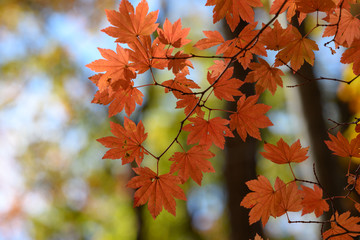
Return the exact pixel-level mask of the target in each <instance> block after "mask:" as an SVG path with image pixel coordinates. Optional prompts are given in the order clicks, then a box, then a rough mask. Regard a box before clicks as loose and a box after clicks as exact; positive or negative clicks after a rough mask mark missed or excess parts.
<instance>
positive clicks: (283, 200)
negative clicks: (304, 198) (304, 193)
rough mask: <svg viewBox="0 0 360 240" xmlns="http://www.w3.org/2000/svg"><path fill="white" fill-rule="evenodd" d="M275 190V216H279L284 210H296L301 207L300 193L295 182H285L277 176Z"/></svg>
mask: <svg viewBox="0 0 360 240" xmlns="http://www.w3.org/2000/svg"><path fill="white" fill-rule="evenodd" d="M275 190H276V216H281V215H283V214H285V213H286V212H298V211H300V210H301V209H302V205H301V194H299V189H298V188H297V186H296V182H291V183H289V184H286V185H285V183H284V182H283V181H282V180H281V179H280V178H279V177H277V178H276V181H275Z"/></svg>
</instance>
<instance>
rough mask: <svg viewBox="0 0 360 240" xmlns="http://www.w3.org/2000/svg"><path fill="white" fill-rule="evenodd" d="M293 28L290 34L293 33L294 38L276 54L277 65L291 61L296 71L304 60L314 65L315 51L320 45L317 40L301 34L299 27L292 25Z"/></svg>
mask: <svg viewBox="0 0 360 240" xmlns="http://www.w3.org/2000/svg"><path fill="white" fill-rule="evenodd" d="M291 29H292V31H289V34H290V33H291V34H293V36H294V39H293V40H292V41H291V42H289V43H288V44H287V45H286V46H285V47H284V49H282V50H281V51H280V52H278V54H276V56H275V57H276V60H275V67H277V66H281V65H283V64H284V63H288V62H289V61H290V63H291V67H292V69H293V70H294V71H297V70H299V69H300V67H301V66H302V65H303V64H304V61H306V62H308V63H309V64H310V65H314V59H315V54H314V52H313V51H318V50H319V47H318V45H317V44H316V42H315V41H313V40H311V39H308V38H305V37H303V36H301V33H300V32H299V30H298V29H297V28H295V27H291Z"/></svg>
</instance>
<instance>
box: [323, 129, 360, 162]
mask: <svg viewBox="0 0 360 240" xmlns="http://www.w3.org/2000/svg"><path fill="white" fill-rule="evenodd" d="M329 137H330V139H331V141H325V144H326V145H327V146H328V148H329V149H330V150H331V151H333V154H335V155H338V156H340V157H360V135H358V136H357V137H356V138H354V139H352V140H351V142H350V143H349V141H348V140H347V139H346V138H345V137H344V136H343V135H342V134H341V132H338V133H337V136H336V137H335V136H333V135H331V134H330V133H329Z"/></svg>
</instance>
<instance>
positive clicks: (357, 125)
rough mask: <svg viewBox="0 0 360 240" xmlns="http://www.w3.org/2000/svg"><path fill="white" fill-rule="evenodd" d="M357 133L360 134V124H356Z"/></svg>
mask: <svg viewBox="0 0 360 240" xmlns="http://www.w3.org/2000/svg"><path fill="white" fill-rule="evenodd" d="M355 132H357V133H360V123H358V124H356V126H355Z"/></svg>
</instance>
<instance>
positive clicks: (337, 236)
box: [322, 211, 360, 240]
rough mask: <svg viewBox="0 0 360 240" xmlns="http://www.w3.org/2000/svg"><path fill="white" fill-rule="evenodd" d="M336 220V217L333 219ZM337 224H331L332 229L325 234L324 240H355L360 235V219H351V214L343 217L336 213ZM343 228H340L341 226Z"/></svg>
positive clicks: (345, 214) (346, 213)
mask: <svg viewBox="0 0 360 240" xmlns="http://www.w3.org/2000/svg"><path fill="white" fill-rule="evenodd" d="M331 220H334V216H333V217H332V218H331ZM335 220H336V222H332V223H331V228H330V229H329V230H327V231H326V232H324V233H323V235H322V236H323V239H331V240H353V239H354V237H357V236H359V235H360V233H349V232H360V225H359V222H360V217H350V212H349V211H347V212H345V213H343V214H341V215H339V213H338V212H336V213H335ZM339 225H340V226H341V227H340V226H339ZM344 228H345V229H346V230H347V231H346V230H345V229H344Z"/></svg>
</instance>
